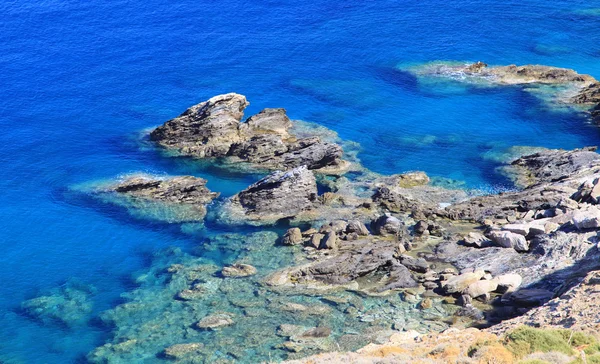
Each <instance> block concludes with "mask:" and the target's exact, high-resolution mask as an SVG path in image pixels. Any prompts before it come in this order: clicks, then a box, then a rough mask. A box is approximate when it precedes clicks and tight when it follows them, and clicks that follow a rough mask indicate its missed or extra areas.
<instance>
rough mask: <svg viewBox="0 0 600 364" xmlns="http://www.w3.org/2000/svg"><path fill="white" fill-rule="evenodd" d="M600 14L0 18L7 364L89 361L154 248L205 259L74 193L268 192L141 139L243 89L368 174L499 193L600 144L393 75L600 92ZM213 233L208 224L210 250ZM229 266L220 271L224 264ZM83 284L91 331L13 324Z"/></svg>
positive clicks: (0, 227)
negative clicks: (337, 140)
mask: <svg viewBox="0 0 600 364" xmlns="http://www.w3.org/2000/svg"><path fill="white" fill-rule="evenodd" d="M598 8H600V2H598V1H583V0H571V1H567V0H560V1H558V0H557V1H542V0H526V1H522V0H520V1H513V0H510V1H504V2H497V1H492V0H460V1H452V2H447V3H443V2H440V1H434V0H425V1H423V0H419V1H416V0H409V1H402V2H397V1H387V0H384V1H378V2H367V3H365V2H364V1H343V2H342V1H317V2H313V3H310V4H307V3H299V2H293V3H292V2H288V3H281V2H275V1H267V0H264V1H252V2H249V1H246V2H241V1H229V0H226V1H221V2H208V1H196V2H188V1H184V2H179V3H169V4H166V3H160V2H157V1H153V0H150V1H145V2H136V1H110V2H109V1H94V2H80V1H61V2H59V1H54V0H48V1H43V2H29V3H23V2H16V1H4V2H1V3H0V14H1V15H0V17H1V22H0V24H1V28H2V32H0V50H1V51H0V69H1V70H2V72H0V79H1V83H0V84H1V85H2V86H0V100H1V101H0V115H1V117H0V124H1V125H2V127H3V128H2V129H3V132H2V133H0V161H1V166H2V171H3V173H2V176H3V178H2V179H0V190H1V191H2V193H1V194H0V206H1V208H0V221H1V223H0V248H1V249H2V252H3V254H2V255H1V258H0V259H1V263H2V266H3V269H2V271H1V272H0V278H1V279H2V281H3V282H4V284H3V285H2V288H0V309H1V311H0V317H1V325H0V335H1V336H2V344H0V360H2V361H8V362H44V363H64V362H73V361H76V360H81V358H82V357H83V356H85V355H86V354H87V353H88V352H89V351H91V350H92V349H94V348H95V347H97V346H99V345H102V344H104V342H105V341H106V340H108V339H110V335H111V328H110V327H107V326H105V325H104V324H102V323H101V322H99V320H98V319H94V317H97V316H98V314H99V313H100V312H103V311H105V310H107V309H110V308H113V307H114V306H115V305H116V304H118V303H121V302H122V301H123V300H124V298H121V297H120V295H121V294H122V293H123V292H129V291H131V290H132V289H134V288H135V287H137V286H138V284H139V283H136V281H134V280H132V279H131V276H132V274H133V273H134V272H136V271H140V270H144V269H145V270H148V269H150V265H152V264H153V263H152V262H153V260H152V259H151V257H152V256H153V255H154V254H155V252H157V251H160V249H163V248H165V247H168V246H176V247H179V248H181V249H183V250H184V251H192V250H193V251H194V252H196V254H205V253H204V252H203V251H202V250H200V252H198V250H197V248H198V246H199V245H201V244H202V243H203V240H202V239H200V238H199V237H198V234H196V233H195V234H190V233H189V230H190V229H191V228H189V227H184V228H183V230H182V227H181V226H178V225H167V224H163V223H160V222H156V221H153V220H147V219H143V218H137V217H132V216H131V215H130V214H128V213H127V211H125V210H123V209H121V208H118V207H114V206H111V205H107V204H103V203H102V202H99V201H96V200H93V199H89V198H86V197H85V196H82V195H81V194H79V193H76V192H74V191H73V190H72V189H71V188H72V186H75V185H78V184H81V183H86V182H89V181H93V180H99V179H106V178H113V177H115V176H118V175H121V174H125V173H130V172H138V171H141V172H146V173H156V174H194V175H198V176H202V177H205V178H208V179H209V183H208V186H209V188H211V189H213V190H216V191H220V192H222V193H223V194H224V195H231V194H233V193H235V192H236V191H239V190H241V189H242V188H244V187H245V186H247V185H248V184H250V183H251V182H253V181H255V180H256V178H258V177H259V176H256V175H245V174H239V173H230V172H224V171H222V170H218V169H215V168H213V167H211V166H210V165H206V164H204V165H202V164H199V163H194V162H191V161H190V160H187V159H175V158H165V157H164V156H162V155H160V154H159V153H157V152H156V151H154V150H152V149H148V148H147V147H146V146H145V145H144V144H143V143H142V144H140V142H139V141H140V137H139V136H140V133H142V132H143V130H145V129H147V128H151V127H153V126H156V125H158V124H160V123H162V122H164V121H165V120H167V119H169V118H171V117H173V116H176V115H178V114H179V113H180V112H182V111H183V110H184V109H185V108H187V107H188V106H190V105H192V104H195V103H197V102H200V101H202V100H205V99H207V98H208V97H210V96H213V95H215V94H219V93H224V92H231V91H235V92H238V93H242V94H245V95H246V96H247V97H248V99H249V100H250V102H251V103H252V105H251V106H250V107H249V109H248V113H249V114H251V113H255V112H258V111H259V110H260V109H261V108H263V107H285V108H286V109H287V110H288V112H289V114H290V116H291V117H293V118H296V119H303V120H308V121H312V122H316V123H319V124H321V125H324V126H327V127H329V128H331V129H333V130H335V131H337V132H338V133H339V135H340V136H341V137H342V138H344V139H347V140H352V141H355V142H358V143H360V145H361V146H362V150H361V152H360V154H359V157H360V158H361V160H362V162H363V164H364V165H365V166H366V167H367V168H369V169H371V170H374V171H376V172H380V173H398V172H403V171H409V170H424V171H426V172H428V173H429V174H431V175H433V176H440V177H446V178H451V179H456V180H461V181H464V182H465V183H466V185H467V186H469V187H472V188H481V189H486V190H493V189H496V188H500V187H506V183H507V181H505V180H504V179H503V178H502V177H501V176H499V175H497V174H495V173H494V168H495V166H496V162H495V161H494V158H490V155H496V151H497V153H502V151H503V150H504V149H505V148H507V147H510V146H514V145H524V146H545V147H562V148H574V147H581V146H584V145H595V144H598V140H599V139H598V137H599V135H598V129H597V128H596V127H593V126H590V125H587V124H586V121H585V119H584V118H583V117H582V116H581V115H579V114H577V113H573V112H565V111H564V110H560V111H556V110H552V109H549V108H547V106H546V105H545V104H543V103H542V102H540V100H539V99H538V98H536V97H534V96H532V95H531V94H530V93H526V92H523V90H522V89H520V88H505V89H477V88H469V87H463V86H457V85H456V84H452V83H440V84H436V85H427V86H426V87H424V86H423V85H422V84H419V83H418V82H416V80H415V79H414V78H413V77H411V76H410V75H407V74H406V73H403V72H400V71H398V68H397V66H398V65H399V64H415V63H421V62H429V61H433V60H461V61H476V60H483V61H485V62H487V63H490V64H509V63H519V64H524V63H540V64H548V65H553V66H562V67H568V68H574V69H576V70H577V71H579V72H582V73H589V74H592V75H593V76H595V77H596V78H600V44H599V43H598V42H597V39H599V37H600V27H599V26H598V24H599V22H600V17H599V16H598V11H597V9H598ZM219 229H221V228H219ZM191 230H194V229H191ZM218 232H219V230H218V229H217V227H215V226H210V225H208V226H207V231H205V232H203V233H202V232H201V233H200V235H201V236H202V235H212V234H214V233H218ZM228 254H229V253H227V251H224V252H222V253H221V254H215V253H214V252H213V253H211V255H210V257H211V258H212V260H213V262H214V264H217V265H221V264H223V263H224V262H228V259H229V258H230V257H229V256H228ZM282 254H284V253H282ZM285 254H287V253H285ZM73 277H76V278H77V280H78V281H79V282H81V283H80V284H82V285H84V286H89V285H91V286H93V287H94V289H93V290H92V291H93V292H94V293H93V294H91V295H90V300H91V303H92V313H91V314H90V315H89V316H90V317H91V318H92V319H91V320H90V321H89V323H87V322H84V323H83V324H81V323H79V324H76V325H74V326H72V327H68V326H67V327H65V326H64V325H60V324H59V325H57V324H53V323H39V322H38V321H36V320H32V319H31V318H29V317H26V316H24V315H23V314H22V312H20V310H19V309H18V308H19V305H20V302H21V301H23V300H24V299H29V298H32V297H35V296H38V295H40V294H46V293H47V292H49V291H52V290H55V289H56V287H58V286H60V285H62V284H65V282H67V281H69V280H70V279H72V278H73Z"/></svg>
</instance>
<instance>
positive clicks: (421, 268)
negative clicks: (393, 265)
mask: <svg viewBox="0 0 600 364" xmlns="http://www.w3.org/2000/svg"><path fill="white" fill-rule="evenodd" d="M399 261H400V264H402V265H403V266H405V267H406V268H408V269H410V270H412V271H414V272H417V273H425V272H427V270H429V264H428V263H427V261H426V260H425V259H423V258H414V257H411V256H410V255H401V256H400V259H399Z"/></svg>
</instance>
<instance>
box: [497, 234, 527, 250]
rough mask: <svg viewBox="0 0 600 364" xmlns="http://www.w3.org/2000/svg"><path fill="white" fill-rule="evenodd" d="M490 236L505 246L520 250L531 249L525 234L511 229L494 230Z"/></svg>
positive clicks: (498, 243)
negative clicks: (516, 232)
mask: <svg viewBox="0 0 600 364" xmlns="http://www.w3.org/2000/svg"><path fill="white" fill-rule="evenodd" d="M488 236H489V238H490V239H491V240H492V241H493V242H494V243H496V244H497V245H498V246H501V247H503V248H513V249H515V250H516V251H518V252H526V251H528V250H529V243H528V242H527V240H526V239H525V237H524V236H523V235H520V234H515V233H513V232H510V231H492V232H490V233H489V234H488Z"/></svg>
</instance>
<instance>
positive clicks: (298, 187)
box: [225, 166, 317, 221]
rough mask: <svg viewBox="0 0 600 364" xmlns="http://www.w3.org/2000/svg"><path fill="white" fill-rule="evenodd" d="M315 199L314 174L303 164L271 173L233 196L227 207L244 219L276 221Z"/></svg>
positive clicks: (297, 210) (296, 212) (289, 216)
mask: <svg viewBox="0 0 600 364" xmlns="http://www.w3.org/2000/svg"><path fill="white" fill-rule="evenodd" d="M316 200H317V182H316V179H315V176H314V174H313V173H312V172H311V171H310V170H308V169H307V168H306V167H305V166H301V167H297V168H294V169H291V170H289V171H286V172H281V171H277V172H273V173H271V174H270V175H268V176H267V177H265V178H263V179H261V180H260V181H258V182H256V183H254V184H253V185H251V186H250V187H248V188H247V189H245V190H244V191H242V192H240V193H238V194H237V195H235V196H233V197H232V198H231V199H230V200H229V205H226V207H225V208H226V211H228V212H229V213H230V214H234V215H238V216H239V215H241V217H240V218H242V219H247V220H258V221H276V220H279V219H283V218H291V217H295V216H297V215H299V214H300V213H302V212H306V211H307V210H310V209H311V208H312V207H313V206H314V203H315V201H316Z"/></svg>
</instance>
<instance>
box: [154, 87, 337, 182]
mask: <svg viewBox="0 0 600 364" xmlns="http://www.w3.org/2000/svg"><path fill="white" fill-rule="evenodd" d="M248 105H249V103H248V101H247V100H246V98H245V97H244V96H243V95H239V94H235V93H230V94H225V95H219V96H215V97H213V98H211V99H209V100H207V101H204V102H202V103H200V104H198V105H195V106H192V107H191V108H189V109H188V110H186V111H185V112H184V113H183V114H181V115H180V116H178V117H176V118H175V119H172V120H169V121H167V122H166V123H165V124H164V125H162V126H159V127H158V128H156V129H155V130H154V131H152V133H150V139H151V140H153V141H155V142H156V143H157V144H158V145H160V146H162V147H164V148H166V149H168V150H172V151H175V152H177V153H178V154H181V155H186V156H191V157H194V158H226V159H228V161H229V162H230V163H235V162H247V163H249V164H251V165H252V166H254V167H256V168H261V169H267V170H276V169H283V170H286V169H290V168H295V167H299V166H302V165H305V166H307V167H308V169H313V170H318V171H321V172H325V173H332V174H338V173H342V172H343V171H345V170H346V169H347V168H348V162H346V161H344V160H342V154H343V151H342V148H341V147H340V146H339V145H337V144H335V143H331V142H327V141H324V140H322V139H321V138H320V137H319V136H312V137H299V136H297V135H294V133H293V132H292V131H291V130H290V129H291V128H292V122H291V121H290V119H289V118H288V117H287V115H286V112H285V110H284V109H264V110H263V111H261V112H260V113H258V114H256V115H254V116H251V117H250V118H248V119H247V120H246V121H245V122H242V117H243V112H244V109H245V108H246V106H248Z"/></svg>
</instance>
